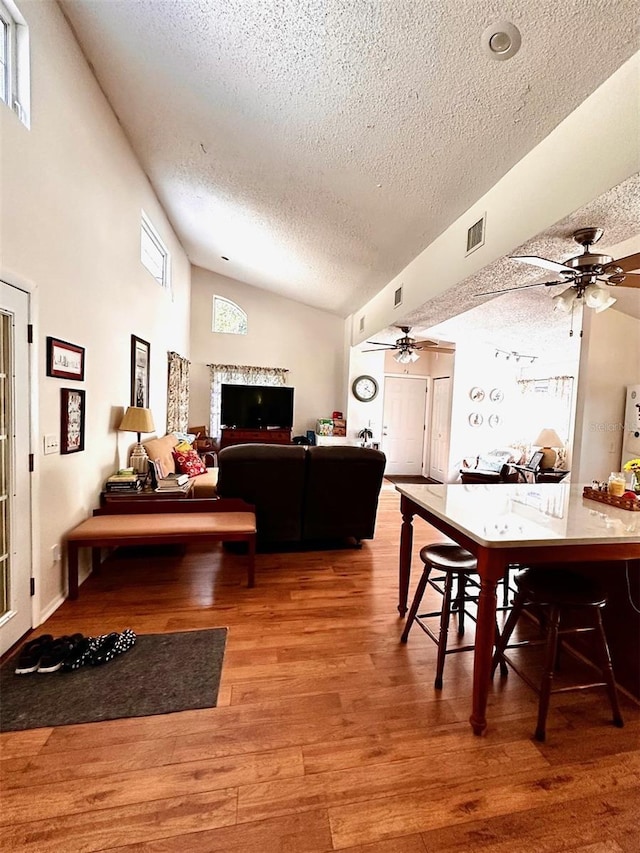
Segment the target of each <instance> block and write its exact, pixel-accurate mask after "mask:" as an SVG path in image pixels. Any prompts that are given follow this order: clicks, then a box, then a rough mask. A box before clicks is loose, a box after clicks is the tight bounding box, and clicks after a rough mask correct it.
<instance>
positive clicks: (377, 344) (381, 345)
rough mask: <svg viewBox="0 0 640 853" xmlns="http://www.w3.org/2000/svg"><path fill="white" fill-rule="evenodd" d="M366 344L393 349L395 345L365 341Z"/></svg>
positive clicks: (385, 342)
mask: <svg viewBox="0 0 640 853" xmlns="http://www.w3.org/2000/svg"><path fill="white" fill-rule="evenodd" d="M365 343H367V344H375V345H376V346H377V347H392V348H393V347H394V346H395V344H390V343H387V341H365Z"/></svg>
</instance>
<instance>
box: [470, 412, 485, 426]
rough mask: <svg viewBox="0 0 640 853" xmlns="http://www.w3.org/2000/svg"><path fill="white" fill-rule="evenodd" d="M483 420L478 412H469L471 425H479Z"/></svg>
mask: <svg viewBox="0 0 640 853" xmlns="http://www.w3.org/2000/svg"><path fill="white" fill-rule="evenodd" d="M483 420H484V418H483V417H482V415H481V414H479V413H478V412H471V414H470V415H469V423H470V424H471V426H474V427H476V426H481V425H482V421H483Z"/></svg>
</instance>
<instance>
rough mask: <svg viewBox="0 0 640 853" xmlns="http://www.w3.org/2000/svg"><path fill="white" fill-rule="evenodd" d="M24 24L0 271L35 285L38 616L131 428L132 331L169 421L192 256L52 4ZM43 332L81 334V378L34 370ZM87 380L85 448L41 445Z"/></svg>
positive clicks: (184, 334) (0, 124) (52, 597)
mask: <svg viewBox="0 0 640 853" xmlns="http://www.w3.org/2000/svg"><path fill="white" fill-rule="evenodd" d="M20 10H21V12H22V13H23V15H24V16H25V18H26V20H27V24H28V26H29V28H30V37H31V87H32V90H31V95H32V97H31V107H32V114H31V129H30V130H27V129H26V128H25V127H24V126H23V125H22V124H21V123H20V122H19V121H18V119H17V118H16V116H15V115H14V114H13V113H12V112H11V111H10V110H9V109H7V108H6V107H5V106H4V104H0V135H1V138H2V146H1V152H0V157H1V166H0V168H1V184H2V205H1V208H0V235H1V238H2V240H1V245H2V255H1V257H0V276H1V277H2V278H3V279H4V280H5V281H7V282H8V283H10V284H14V285H21V286H23V287H24V288H26V289H28V290H30V291H31V292H32V294H33V309H32V320H33V323H34V332H35V335H34V337H35V343H34V345H33V347H32V359H33V379H34V388H33V398H34V400H35V405H34V410H33V422H34V428H33V435H32V450H33V451H34V453H35V461H36V470H35V474H34V475H33V480H32V485H33V493H34V496H35V498H34V521H35V526H34V536H35V540H36V544H35V549H34V550H35V559H34V563H35V565H34V574H35V577H36V604H35V611H36V621H39V616H40V615H41V614H43V613H44V614H46V613H47V612H49V611H50V610H51V609H52V608H54V607H55V606H56V604H57V603H58V602H59V601H60V599H61V596H62V595H63V591H64V588H65V586H66V576H65V574H64V573H63V567H64V562H58V563H54V562H53V559H52V547H53V546H54V545H57V544H59V543H60V542H61V540H62V538H63V536H64V534H65V531H67V530H69V529H70V528H71V527H73V526H74V525H75V524H77V523H78V522H80V521H82V520H84V519H85V518H86V517H87V516H88V515H90V513H91V511H92V509H93V508H94V507H96V506H97V500H98V494H99V491H100V489H101V487H102V484H103V482H104V479H105V477H106V476H107V475H108V474H109V473H111V471H112V470H113V469H114V468H116V467H117V466H119V465H120V464H123V463H124V462H125V461H126V458H127V449H128V447H129V446H130V445H131V439H132V438H135V437H134V436H132V435H131V434H129V433H120V434H119V433H118V432H117V431H116V427H117V424H118V423H119V418H120V416H121V414H122V410H123V407H125V406H127V405H128V403H129V389H130V337H131V335H132V334H135V335H137V336H138V337H140V338H143V339H145V340H147V341H149V342H150V344H151V383H150V396H151V401H150V405H151V409H152V411H153V414H154V418H155V423H156V427H157V431H158V433H159V434H163V433H164V427H165V423H166V384H167V351H168V350H175V351H177V352H180V353H181V354H184V355H185V356H188V355H189V337H188V333H189V281H190V267H189V264H188V261H187V258H186V256H185V254H184V252H183V250H182V248H181V246H180V244H179V243H178V241H177V239H176V237H175V235H174V233H173V231H172V229H171V226H170V224H169V222H168V221H167V218H166V216H165V215H164V213H163V211H162V209H161V207H160V205H159V203H158V201H157V199H156V197H155V195H154V193H153V191H152V189H151V187H150V185H149V182H148V180H147V178H146V176H145V174H144V172H143V171H142V169H141V168H140V166H139V165H138V163H137V161H136V159H135V157H134V155H133V153H132V151H131V149H130V147H129V144H128V142H127V140H126V138H125V136H124V134H123V133H122V131H121V129H120V126H119V124H118V121H117V119H116V117H115V116H114V114H113V113H112V111H111V109H110V107H109V105H108V103H107V102H106V100H105V98H104V97H103V95H102V93H101V91H100V89H99V87H98V85H97V83H96V81H95V79H94V78H93V76H92V74H91V72H90V70H89V67H88V66H87V64H86V62H85V60H84V58H83V56H82V54H81V52H80V49H79V48H78V45H77V43H76V41H75V39H74V37H73V35H72V33H71V31H70V30H69V28H68V26H67V24H66V21H65V19H64V18H63V16H62V14H61V13H60V9H59V7H58V5H57V3H41V2H29V0H22V2H20ZM142 208H144V209H145V211H146V213H147V214H148V215H149V216H150V218H151V220H152V221H153V222H154V224H155V226H156V228H157V229H158V231H159V233H160V235H161V237H162V239H163V240H164V242H165V244H166V245H167V246H168V248H169V250H170V252H171V254H172V263H173V292H172V294H167V293H165V292H163V291H162V289H161V288H160V287H159V285H158V284H156V282H155V281H154V280H153V279H152V277H151V276H150V275H149V273H148V272H147V271H146V270H145V269H144V268H143V267H142V265H141V264H140V211H141V209H142ZM48 335H51V336H54V337H57V338H61V339H63V340H66V341H71V342H72V343H74V344H79V345H80V346H83V347H86V372H85V381H84V382H82V383H78V382H69V381H67V380H60V379H53V378H51V377H47V376H46V373H45V340H46V337H47V336H48ZM67 386H69V387H78V388H82V389H84V390H85V391H86V404H87V421H86V442H85V448H86V449H85V450H84V451H83V452H80V453H76V454H72V455H68V456H61V455H59V454H55V455H48V456H44V455H43V453H42V447H43V443H42V437H43V435H45V434H54V435H58V436H59V434H60V389H61V387H67Z"/></svg>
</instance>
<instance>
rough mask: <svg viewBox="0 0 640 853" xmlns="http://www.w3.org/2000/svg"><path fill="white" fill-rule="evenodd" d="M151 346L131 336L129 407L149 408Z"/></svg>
mask: <svg viewBox="0 0 640 853" xmlns="http://www.w3.org/2000/svg"><path fill="white" fill-rule="evenodd" d="M150 361H151V344H150V343H148V342H147V341H143V340H142V338H137V337H136V336H135V335H131V403H130V404H129V405H131V406H140V407H141V408H143V409H148V408H149V363H150Z"/></svg>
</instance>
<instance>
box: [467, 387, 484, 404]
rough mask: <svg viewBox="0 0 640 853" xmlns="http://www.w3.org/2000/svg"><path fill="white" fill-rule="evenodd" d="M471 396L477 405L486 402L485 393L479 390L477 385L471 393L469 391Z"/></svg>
mask: <svg viewBox="0 0 640 853" xmlns="http://www.w3.org/2000/svg"><path fill="white" fill-rule="evenodd" d="M469 396H470V397H471V399H472V400H475V401H476V402H477V403H479V402H480V400H484V391H483V390H482V388H478V387H477V385H474V387H473V388H472V389H471V391H469Z"/></svg>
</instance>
